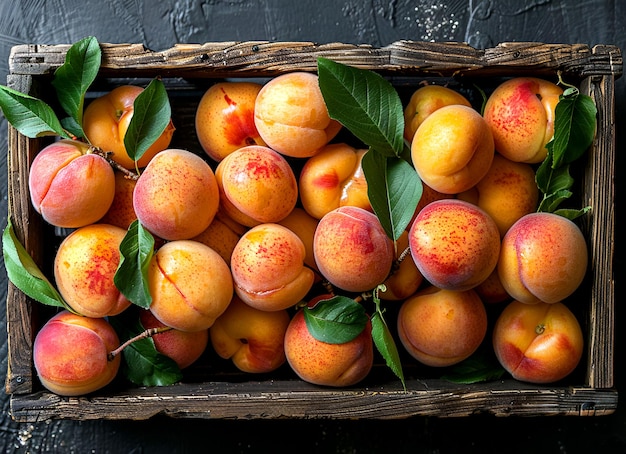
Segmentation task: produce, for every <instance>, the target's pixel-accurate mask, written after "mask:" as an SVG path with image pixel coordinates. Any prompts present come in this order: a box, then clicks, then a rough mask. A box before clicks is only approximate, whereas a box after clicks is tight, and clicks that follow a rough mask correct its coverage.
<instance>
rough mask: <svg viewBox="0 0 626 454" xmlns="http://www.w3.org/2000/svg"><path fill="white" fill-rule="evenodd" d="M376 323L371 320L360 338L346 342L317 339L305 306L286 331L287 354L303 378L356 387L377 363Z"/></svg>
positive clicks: (330, 384)
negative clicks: (304, 311)
mask: <svg viewBox="0 0 626 454" xmlns="http://www.w3.org/2000/svg"><path fill="white" fill-rule="evenodd" d="M371 333H372V326H371V323H370V322H369V321H368V322H367V325H366V326H365V329H363V331H362V332H361V334H359V335H358V336H357V337H355V338H354V339H352V340H351V341H349V342H346V343H343V344H329V343H326V342H322V341H319V340H317V339H315V338H314V337H313V336H312V335H311V333H310V332H309V329H308V328H307V326H306V322H305V319H304V314H303V309H300V310H299V311H298V312H297V313H296V315H294V316H293V318H292V319H291V322H290V323H289V326H288V327H287V332H286V333H285V355H286V356H287V362H288V363H289V365H290V367H291V369H292V370H293V371H294V372H295V373H296V375H298V377H300V378H301V379H302V380H304V381H306V382H309V383H313V384H315V385H322V386H334V387H342V386H352V385H354V384H356V383H358V382H360V381H362V380H363V379H364V378H365V377H367V375H368V374H369V372H370V370H371V369H372V365H373V362H374V346H373V341H372V334H371Z"/></svg>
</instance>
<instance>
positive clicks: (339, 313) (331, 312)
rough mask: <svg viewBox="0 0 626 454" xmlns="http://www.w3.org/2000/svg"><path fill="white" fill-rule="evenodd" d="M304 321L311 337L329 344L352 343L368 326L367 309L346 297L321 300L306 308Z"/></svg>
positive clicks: (304, 309)
mask: <svg viewBox="0 0 626 454" xmlns="http://www.w3.org/2000/svg"><path fill="white" fill-rule="evenodd" d="M302 310H303V311H304V314H303V315H304V321H305V322H306V325H307V328H308V329H309V332H310V333H311V335H312V336H313V337H314V338H315V339H317V340H319V341H321V342H326V343H328V344H343V343H346V342H350V341H351V340H352V339H354V338H356V337H357V336H358V335H359V334H361V333H362V332H363V329H364V328H365V325H366V324H367V314H366V313H365V308H364V307H363V306H362V305H361V304H359V303H357V302H356V301H354V300H353V299H351V298H348V297H346V296H334V297H332V298H330V299H326V300H321V301H319V302H318V303H317V304H315V306H313V307H308V306H305V307H304V308H303V309H302Z"/></svg>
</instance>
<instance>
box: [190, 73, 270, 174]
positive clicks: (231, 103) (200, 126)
mask: <svg viewBox="0 0 626 454" xmlns="http://www.w3.org/2000/svg"><path fill="white" fill-rule="evenodd" d="M261 88H262V85H261V84H258V83H254V82H218V83H216V84H214V85H211V87H209V89H208V90H207V91H206V92H205V93H204V95H203V96H202V98H201V99H200V103H199V104H198V108H197V110H196V117H195V126H196V135H197V136H198V141H199V142H200V145H201V146H202V149H203V150H204V151H205V152H206V154H207V155H209V157H211V158H212V159H213V160H215V161H217V162H219V161H221V160H222V159H224V158H225V157H226V156H227V155H229V154H230V153H232V152H233V151H235V150H237V149H239V148H241V147H245V146H247V145H265V142H264V141H263V139H261V136H259V132H258V131H257V129H256V125H255V124H254V103H255V101H256V97H257V94H258V93H259V91H260V90H261Z"/></svg>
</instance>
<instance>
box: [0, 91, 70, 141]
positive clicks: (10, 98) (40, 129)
mask: <svg viewBox="0 0 626 454" xmlns="http://www.w3.org/2000/svg"><path fill="white" fill-rule="evenodd" d="M0 108H1V109H2V113H3V114H4V116H5V117H6V119H7V121H8V122H9V123H10V124H11V125H12V126H13V127H14V128H15V129H17V130H18V131H19V132H20V133H21V134H22V135H24V136H26V137H30V138H31V139H34V138H36V137H42V136H61V137H63V138H65V139H69V138H70V136H69V134H68V133H67V132H66V131H65V130H64V129H63V127H62V126H61V122H60V121H59V119H58V118H57V116H56V114H55V113H54V111H53V110H52V107H50V106H49V105H48V104H46V103H45V102H44V101H42V100H41V99H37V98H34V97H32V96H30V95H26V94H24V93H20V92H19V91H17V90H13V89H12V88H9V87H5V86H4V85H0Z"/></svg>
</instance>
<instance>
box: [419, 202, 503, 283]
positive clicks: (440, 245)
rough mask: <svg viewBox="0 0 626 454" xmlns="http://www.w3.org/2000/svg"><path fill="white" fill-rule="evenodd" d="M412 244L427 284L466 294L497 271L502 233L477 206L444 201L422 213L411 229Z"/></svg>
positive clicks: (426, 208) (432, 203)
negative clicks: (464, 291) (466, 291)
mask: <svg viewBox="0 0 626 454" xmlns="http://www.w3.org/2000/svg"><path fill="white" fill-rule="evenodd" d="M409 245H410V248H411V256H412V257H413V260H414V261H415V264H416V265H417V268H418V269H419V270H420V272H421V273H422V275H423V276H424V278H425V279H426V280H427V281H429V282H430V283H431V284H433V285H435V286H437V287H440V288H442V289H448V290H459V291H462V290H468V289H471V288H474V287H476V286H477V285H478V284H480V283H481V282H483V281H484V280H485V279H487V277H488V276H489V275H490V274H491V273H492V271H493V270H494V269H495V267H496V265H497V263H498V257H499V253H500V233H499V232H498V227H497V226H496V224H495V222H494V221H493V219H491V217H490V216H489V215H488V214H487V213H485V211H483V210H482V209H480V208H479V207H477V206H476V205H473V204H471V203H469V202H465V201H462V200H457V199H444V200H438V201H435V202H431V203H429V204H428V205H426V206H425V207H424V208H423V209H422V211H420V212H419V213H418V215H417V217H416V218H415V221H414V222H413V225H412V226H411V229H410V230H409Z"/></svg>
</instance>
